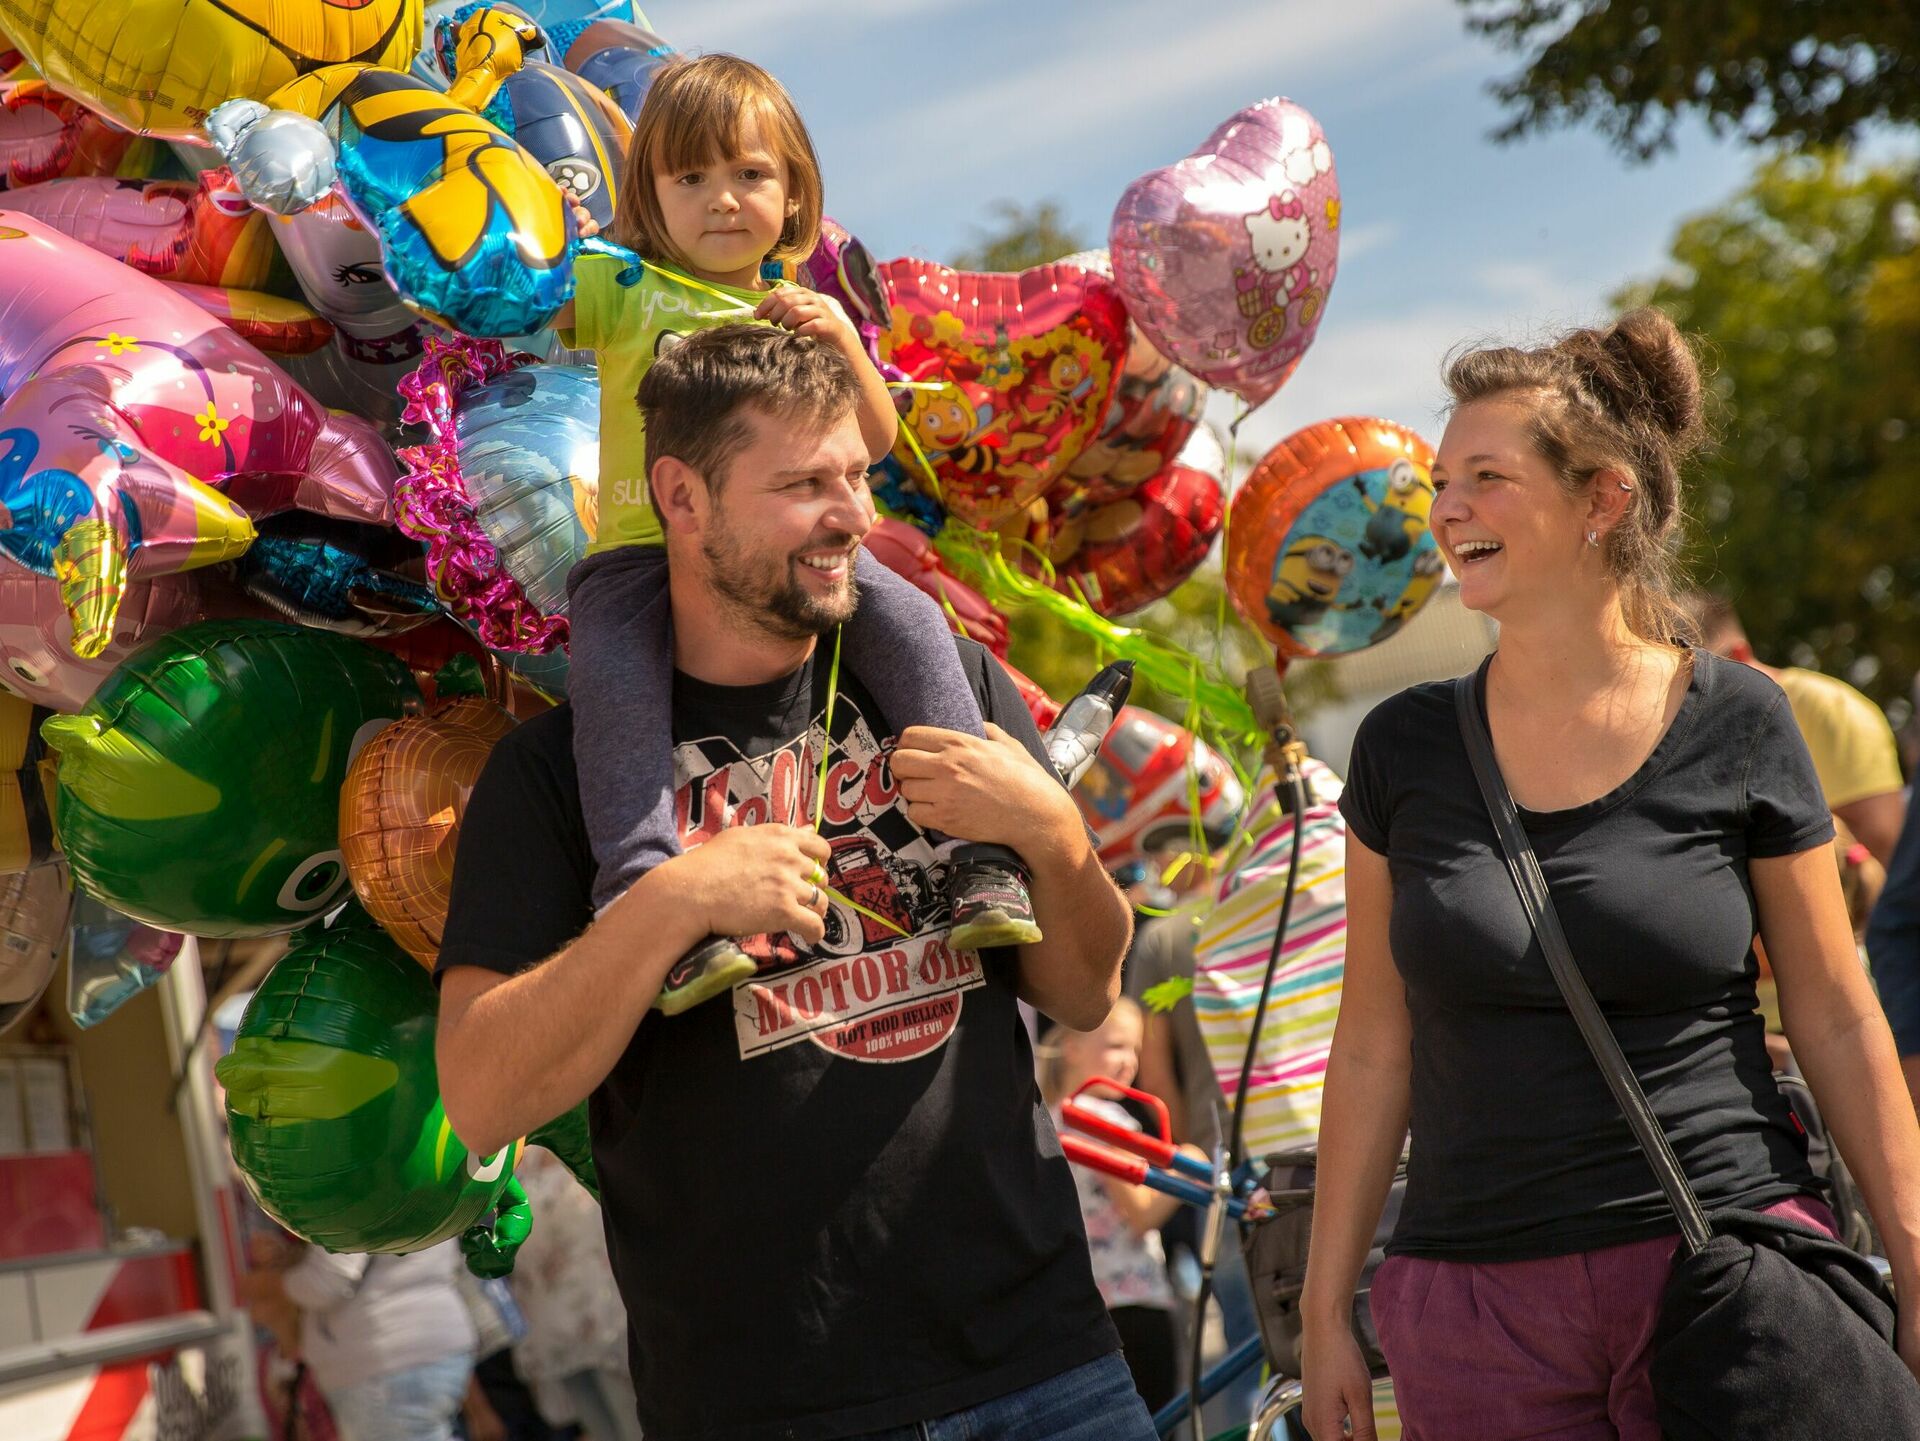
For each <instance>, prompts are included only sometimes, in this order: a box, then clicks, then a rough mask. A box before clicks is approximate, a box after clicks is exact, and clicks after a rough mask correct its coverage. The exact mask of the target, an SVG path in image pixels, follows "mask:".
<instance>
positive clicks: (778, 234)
mask: <svg viewBox="0 0 1920 1441" xmlns="http://www.w3.org/2000/svg"><path fill="white" fill-rule="evenodd" d="M820 191H821V186H820V169H819V164H818V162H817V161H816V159H815V157H814V152H813V142H812V141H811V140H810V139H808V137H807V131H806V127H805V126H804V125H802V124H801V121H800V117H799V115H798V113H797V112H796V111H795V109H794V106H793V101H792V100H791V99H790V98H789V97H788V95H787V92H786V91H785V90H784V89H783V88H782V87H781V85H780V83H779V82H778V81H777V80H775V79H774V78H773V77H772V76H771V75H769V74H767V72H766V71H764V70H762V69H761V68H760V67H759V66H757V65H753V64H750V63H749V62H747V61H745V60H741V59H738V58H737V57H735V56H731V55H708V56H703V57H701V58H700V59H697V60H688V59H679V60H674V61H671V62H669V63H668V64H667V65H666V66H665V67H663V68H662V69H661V71H660V72H659V74H658V75H657V76H656V77H655V79H654V81H653V85H652V88H651V89H649V90H648V92H647V98H646V100H645V102H644V103H643V104H642V105H641V108H640V115H639V118H638V119H637V121H636V122H635V125H634V132H633V139H632V142H631V145H630V146H629V149H628V151H627V161H626V168H625V173H624V176H623V178H622V188H621V192H620V197H619V202H618V207H617V210H616V213H615V216H614V232H613V238H614V239H615V240H616V241H618V242H619V243H620V244H621V245H623V246H625V247H627V248H628V249H630V250H632V251H633V252H635V254H634V255H610V254H604V253H589V254H583V255H581V256H580V257H579V259H578V261H577V263H576V267H575V269H576V274H577V276H578V288H577V290H576V292H575V296H574V300H573V303H572V305H570V306H569V307H568V308H567V309H565V310H564V311H562V312H561V314H560V316H559V318H558V320H557V322H556V324H557V326H558V328H559V329H560V332H561V340H562V341H563V342H564V343H565V344H567V345H570V346H575V347H578V348H580V349H586V350H592V351H595V352H596V353H597V355H598V359H599V366H600V387H601V402H600V507H599V510H600V513H599V526H598V531H597V534H596V536H595V539H594V541H593V544H592V545H591V546H589V547H588V551H587V557H586V559H585V560H584V561H582V562H581V563H580V564H579V565H578V566H577V567H575V569H574V571H573V574H572V575H571V576H570V577H569V578H568V583H567V594H568V604H569V618H570V622H571V629H572V651H573V664H572V673H571V678H570V682H569V688H568V689H569V696H570V699H571V701H572V704H573V709H574V755H575V758H576V760H577V761H578V764H579V768H580V774H581V780H582V784H581V787H580V795H581V802H582V806H583V809H584V811H585V815H586V822H587V830H588V834H589V836H590V838H591V840H592V843H593V858H594V863H595V867H596V879H595V882H594V896H593V899H594V905H595V907H596V909H604V908H605V907H606V906H607V905H608V904H609V903H611V902H612V901H614V900H616V899H617V898H618V897H619V896H620V895H622V894H623V893H624V892H625V891H626V890H627V888H628V887H629V886H631V885H632V884H633V882H634V880H635V879H636V878H637V877H639V876H640V875H641V874H643V873H644V872H645V871H647V870H649V869H651V868H652V867H653V866H656V865H658V864H659V863H660V862H662V861H664V860H666V859H668V858H669V857H671V856H673V855H675V854H677V853H678V850H679V844H678V837H677V836H676V835H675V827H674V804H673V760H672V754H673V742H672V710H671V698H672V679H673V659H672V654H673V652H672V644H671V640H670V637H669V632H668V624H667V622H668V602H667V569H666V550H665V548H664V546H665V537H664V536H663V534H662V532H661V528H660V520H659V517H658V515H657V514H656V513H655V511H654V509H653V506H652V504H651V501H650V498H649V495H648V489H647V465H646V436H645V433H644V431H643V428H642V423H641V418H640V410H639V406H638V403H637V401H636V398H635V397H636V392H637V391H638V389H639V385H640V379H641V377H642V376H643V375H645V374H646V372H647V368H648V367H649V366H650V365H651V364H652V363H653V360H654V357H655V356H656V355H658V354H659V353H660V352H661V350H662V349H663V348H664V347H666V346H668V345H670V344H671V343H672V342H673V341H674V339H675V338H676V337H678V336H680V335H683V334H685V333H687V332H689V331H692V330H697V329H700V328H702V327H705V326H712V325H725V324H731V323H735V322H739V321H743V320H748V319H757V320H761V321H765V322H769V323H771V324H775V325H781V326H785V327H786V328H787V329H789V330H793V331H795V332H797V333H799V334H801V335H809V336H813V337H815V338H816V339H818V340H819V341H820V342H822V343H823V344H826V345H830V346H832V347H834V348H835V349H837V350H839V351H840V352H841V353H842V354H843V355H844V356H845V357H846V358H847V361H848V362H849V364H851V365H852V366H853V369H854V371H855V372H856V374H857V375H858V376H859V377H860V382H861V388H862V398H861V401H860V404H859V417H858V418H859V422H860V429H861V433H862V436H863V438H864V439H865V440H866V442H867V445H868V448H869V452H870V454H871V455H872V457H873V459H874V460H876V461H877V460H879V459H880V458H881V457H882V456H884V455H885V454H886V453H887V452H888V451H889V450H890V449H891V448H892V446H893V442H894V438H895V433H896V430H897V427H898V417H897V413H896V411H895V409H894V406H893V402H892V400H891V398H890V397H889V396H888V393H887V388H886V384H885V382H884V381H883V380H882V379H881V378H880V375H879V373H878V372H877V371H876V370H875V369H874V367H873V364H872V362H871V361H870V360H869V359H868V358H867V355H866V352H865V350H864V348H863V347H862V345H861V342H860V337H859V334H858V332H856V331H855V329H854V328H853V325H852V324H851V322H849V321H848V319H847V317H846V315H845V313H844V312H843V311H842V310H841V309H840V308H839V306H838V305H836V304H835V303H834V302H833V301H832V300H830V299H828V298H826V297H824V296H820V295H817V294H815V293H814V292H813V291H811V290H808V289H806V288H804V287H802V286H796V285H789V284H785V283H782V282H780V281H778V280H777V279H774V280H770V279H768V278H766V274H765V272H766V271H767V270H768V269H774V270H777V268H778V263H779V262H781V261H785V260H793V259H799V258H803V257H805V256H806V255H808V254H809V253H810V252H811V251H812V249H813V247H814V245H815V244H816V243H817V241H818V239H819V235H820ZM586 229H587V230H588V232H589V233H590V230H591V227H590V226H589V227H586ZM859 578H860V585H861V603H860V606H859V609H858V611H857V612H856V613H855V616H854V618H853V619H852V620H850V621H849V622H848V623H847V625H846V629H845V646H846V662H847V665H848V666H849V668H850V669H851V670H852V672H853V673H854V675H856V676H857V677H859V679H860V680H861V681H862V682H863V683H864V684H865V685H866V687H867V688H868V689H869V690H870V691H872V692H873V693H874V694H875V695H876V696H878V697H879V698H880V701H881V704H882V706H883V707H884V708H885V710H886V719H887V722H888V724H889V725H890V726H891V727H892V729H893V730H894V731H895V733H898V732H899V731H902V730H905V729H906V728H907V727H908V726H911V725H933V726H941V727H944V728H947V729H950V730H963V731H967V732H969V733H971V734H973V735H976V736H979V735H983V734H984V727H983V725H982V723H981V718H980V708H979V703H978V701H977V700H976V699H975V698H974V695H973V692H972V689H971V688H970V687H969V685H968V683H967V680H966V676H965V674H964V672H963V671H962V670H961V667H960V662H959V658H958V656H957V655H956V653H955V651H954V647H953V640H952V636H951V634H950V633H949V631H948V630H947V626H946V623H945V621H944V620H943V619H942V617H941V614H940V610H939V607H938V606H936V605H935V604H934V603H933V602H932V601H931V600H930V599H928V598H927V597H926V596H925V595H924V594H923V593H922V592H921V591H919V590H918V589H917V588H915V587H914V586H913V585H912V584H911V583H910V582H908V581H906V580H904V579H902V578H900V577H898V576H896V575H895V574H894V573H893V572H892V571H890V570H888V569H887V568H886V567H885V566H884V565H881V564H879V563H878V562H875V561H871V560H869V561H868V563H867V564H866V565H864V566H862V567H860V574H859ZM936 839H938V840H944V838H936ZM945 853H946V854H947V855H949V856H950V859H951V864H950V869H949V873H948V888H947V889H948V896H949V899H950V900H951V902H952V906H953V928H952V932H951V942H952V944H953V945H955V946H957V947H961V948H965V949H970V950H971V949H978V948H980V947H983V946H1003V945H1022V944H1027V943H1030V942H1032V941H1035V940H1038V939H1039V938H1040V932H1039V928H1038V927H1037V926H1035V924H1034V922H1033V910H1032V905H1031V903H1030V902H1029V900H1028V898H1027V893H1026V881H1025V878H1024V876H1023V875H1022V874H1021V873H1020V871H1019V869H1018V866H1017V863H1016V861H1015V858H1014V857H1013V856H1012V853H1011V852H1006V851H1000V850H998V849H996V848H987V847H954V846H950V845H949V846H948V847H946V849H945ZM823 879H824V878H823ZM753 972H754V963H753V961H752V960H751V959H749V958H748V957H747V956H746V955H745V953H743V952H742V951H741V950H740V948H739V947H738V946H737V945H735V944H734V943H733V941H732V940H730V939H728V938H725V937H714V938H712V939H710V940H708V941H707V942H706V943H705V944H703V945H701V946H698V947H696V948H695V949H694V950H693V951H691V952H689V953H688V954H687V955H686V956H685V957H683V958H682V960H681V961H680V963H679V964H678V965H676V966H675V967H674V968H673V970H672V971H671V972H670V973H669V974H668V977H667V982H666V985H665V986H664V987H663V988H662V990H661V992H660V996H659V999H658V1000H657V1001H656V1003H655V1004H656V1005H657V1006H658V1007H659V1009H660V1010H662V1011H664V1012H666V1013H668V1014H670V1015H671V1014H675V1013H677V1012H679V1011H683V1010H685V1009H687V1008H688V1007H689V1006H692V1005H696V1004H698V1003H699V1002H700V1001H703V1000H706V999H707V998H708V997H710V996H714V995H718V994H720V993H721V992H723V991H725V990H728V989H729V988H731V987H732V986H733V985H735V984H736V983H738V982H739V981H741V980H744V979H745V978H746V977H747V976H750V975H752V974H753Z"/></svg>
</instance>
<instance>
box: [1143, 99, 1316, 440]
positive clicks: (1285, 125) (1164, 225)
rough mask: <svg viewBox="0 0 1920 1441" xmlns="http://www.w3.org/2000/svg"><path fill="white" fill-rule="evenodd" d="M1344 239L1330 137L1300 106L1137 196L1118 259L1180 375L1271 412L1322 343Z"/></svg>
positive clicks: (1251, 116) (1232, 124)
mask: <svg viewBox="0 0 1920 1441" xmlns="http://www.w3.org/2000/svg"><path fill="white" fill-rule="evenodd" d="M1339 238H1340V184H1339V181H1338V179H1337V178H1336V177H1335V175H1334V170H1333V152H1332V151H1331V150H1330V149H1329V148H1328V146H1327V137H1326V135H1325V134H1324V133H1323V132H1322V131H1321V129H1320V124H1319V122H1318V121H1316V120H1315V119H1314V118H1313V117H1312V116H1311V115H1309V114H1308V113H1307V112H1306V111H1305V110H1303V109H1301V108H1300V107H1299V106H1298V105H1295V104H1294V103H1293V102H1292V101H1291V100H1285V99H1273V100H1262V101H1261V102H1260V103H1259V104H1257V105H1250V106H1248V107H1247V108H1246V109H1245V110H1242V111H1240V112H1239V113H1238V114H1237V115H1234V116H1232V117H1231V118H1230V119H1228V120H1227V121H1226V122H1225V123H1224V124H1222V125H1221V126H1220V127H1219V128H1218V129H1216V130H1215V131H1214V132H1213V134H1211V135H1209V136H1208V137H1207V139H1206V141H1205V143H1203V144H1202V145H1201V146H1200V148H1199V149H1198V150H1195V151H1194V152H1193V154H1191V155H1189V156H1188V157H1187V158H1186V159H1185V160H1182V161H1180V162H1179V163H1178V164H1177V165H1168V166H1163V167H1162V168H1160V169H1158V170H1151V171H1149V172H1147V174H1145V175H1143V176H1141V177H1140V178H1139V179H1138V180H1136V181H1134V182H1133V184H1131V185H1129V186H1128V187H1127V189H1126V193H1125V194H1124V195H1122V196H1121V197H1120V204H1119V206H1118V207H1117V208H1116V209H1115V210H1114V212H1113V225H1112V229H1111V231H1110V232H1109V235H1108V241H1107V247H1108V249H1109V250H1110V251H1111V252H1112V255H1113V278H1114V283H1115V284H1116V285H1118V286H1119V288H1120V294H1121V298H1122V299H1123V300H1124V301H1125V302H1126V306H1127V310H1128V313H1129V314H1131V315H1132V317H1133V321H1134V323H1135V324H1136V325H1138V326H1139V327H1140V329H1141V331H1142V332H1144V333H1145V335H1146V336H1147V338H1148V339H1149V340H1151V341H1152V342H1153V344H1154V345H1155V346H1156V347H1157V348H1158V349H1159V350H1160V351H1161V352H1162V353H1163V354H1164V355H1166V357H1167V358H1168V359H1169V360H1171V361H1173V362H1174V364H1176V365H1179V366H1182V367H1184V368H1185V369H1187V370H1189V371H1191V372H1192V373H1193V374H1195V375H1197V376H1199V377H1200V379H1202V380H1204V381H1206V382H1207V383H1208V384H1209V385H1216V386H1219V387H1221V388H1222V389H1226V390H1231V391H1233V392H1234V393H1235V394H1237V395H1238V396H1240V397H1241V398H1242V399H1243V400H1245V401H1246V402H1247V403H1248V404H1249V405H1258V404H1260V403H1261V402H1262V401H1263V400H1266V399H1267V398H1268V397H1269V396H1271V395H1272V394H1273V393H1274V392H1275V391H1277V390H1278V389H1279V388H1280V387H1281V386H1282V385H1283V384H1285V383H1286V379H1287V377H1288V376H1290V375H1291V374H1293V371H1294V367H1295V366H1297V365H1298V364H1299V363H1300V357H1301V356H1302V355H1304V354H1305V353H1306V349H1307V347H1308V346H1309V345H1311V344H1312V343H1313V337H1314V333H1315V332H1316V331H1317V330H1318V329H1319V327H1320V318H1321V316H1322V315H1323V314H1324V313H1325V311H1326V304H1327V293H1328V291H1330V290H1331V289H1332V288H1333V274H1334V270H1335V267H1336V265H1337V264H1338V258H1339V248H1340V247H1339Z"/></svg>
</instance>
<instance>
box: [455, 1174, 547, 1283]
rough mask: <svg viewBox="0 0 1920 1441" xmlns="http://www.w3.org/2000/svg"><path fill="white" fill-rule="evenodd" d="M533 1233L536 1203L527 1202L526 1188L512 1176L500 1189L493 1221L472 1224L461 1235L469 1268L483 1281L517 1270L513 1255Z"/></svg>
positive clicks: (461, 1247)
mask: <svg viewBox="0 0 1920 1441" xmlns="http://www.w3.org/2000/svg"><path fill="white" fill-rule="evenodd" d="M531 1234H533V1207H532V1206H530V1205H528V1204H527V1192H526V1188H525V1187H524V1186H522V1185H521V1184H520V1183H519V1182H518V1181H514V1180H509V1181H508V1182H507V1188H506V1189H505V1190H504V1191H502V1192H501V1193H500V1204H499V1208H498V1209H497V1210H496V1211H495V1212H494V1216H493V1224H492V1225H491V1226H488V1225H487V1224H486V1223H485V1222H482V1223H481V1224H479V1225H477V1226H469V1227H468V1228H467V1229H466V1231H465V1232H464V1233H463V1234H462V1235H461V1237H460V1254H461V1255H463V1256H465V1257H466V1258H467V1269H468V1270H469V1271H471V1272H472V1273H473V1274H474V1275H476V1276H478V1277H479V1278H480V1279H481V1280H483V1281H491V1280H494V1279H496V1278H497V1277H500V1276H508V1275H511V1274H512V1273H513V1258H514V1256H515V1255H516V1254H518V1252H519V1250H520V1247H521V1245H522V1243H524V1242H525V1241H526V1239H527V1237H528V1236H530V1235H531Z"/></svg>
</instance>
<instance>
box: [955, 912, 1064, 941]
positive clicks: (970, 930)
mask: <svg viewBox="0 0 1920 1441" xmlns="http://www.w3.org/2000/svg"><path fill="white" fill-rule="evenodd" d="M1041 939H1042V937H1041V934H1040V927H1038V926H1036V925H1035V924H1034V923H1033V922H1032V921H1026V920H1020V919H1018V918H1016V917H1014V916H1010V915H1008V914H1007V913H1006V912H1005V911H1003V910H1000V909H999V908H997V907H995V908H993V909H990V910H985V911H982V912H980V914H979V915H977V916H975V917H974V918H973V919H972V920H969V921H965V922H963V923H962V924H960V925H957V926H955V927H954V928H953V929H952V930H951V931H949V932H947V944H948V945H950V946H952V947H954V948H955V949H956V950H962V951H984V950H987V949H988V948H990V947H993V946H1030V945H1033V944H1034V943H1035V942H1036V941H1039V940H1041Z"/></svg>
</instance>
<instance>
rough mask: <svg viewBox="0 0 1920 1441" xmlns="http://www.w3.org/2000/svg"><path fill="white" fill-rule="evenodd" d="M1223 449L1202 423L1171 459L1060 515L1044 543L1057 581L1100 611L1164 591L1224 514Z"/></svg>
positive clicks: (1183, 573)
mask: <svg viewBox="0 0 1920 1441" xmlns="http://www.w3.org/2000/svg"><path fill="white" fill-rule="evenodd" d="M1225 469H1226V457H1225V455H1224V454H1223V453H1222V452H1221V449H1220V442H1219V441H1218V440H1217V439H1215V438H1214V434H1213V432H1212V431H1210V430H1208V429H1207V428H1206V427H1204V426H1202V427H1201V428H1200V429H1198V430H1196V431H1194V433H1193V436H1192V438H1191V439H1190V440H1189V441H1188V442H1187V444H1186V446H1185V447H1184V448H1183V449H1182V450H1181V452H1180V454H1179V455H1178V456H1177V457H1175V459H1174V460H1173V462H1172V464H1170V465H1168V466H1167V467H1166V469H1164V470H1162V471H1161V472H1160V473H1159V474H1158V475H1156V476H1154V477H1153V478H1152V479H1151V480H1149V481H1147V482H1146V484H1144V485H1142V486H1140V487H1139V488H1138V489H1137V490H1135V491H1134V492H1133V493H1132V494H1131V495H1128V496H1125V497H1123V498H1122V499H1119V500H1115V501H1110V502H1108V503H1107V504H1106V505H1102V506H1098V507H1096V508H1094V509H1092V510H1090V511H1087V512H1085V513H1084V514H1082V515H1078V516H1075V517H1073V518H1071V519H1068V520H1065V521H1064V522H1062V523H1061V524H1060V525H1059V526H1058V528H1057V529H1056V530H1055V531H1054V537H1053V542H1052V545H1051V546H1050V547H1049V549H1050V551H1051V555H1052V559H1053V562H1054V575H1055V577H1056V584H1057V585H1058V586H1059V588H1060V589H1061V590H1064V591H1067V592H1068V593H1069V594H1071V593H1072V592H1073V589H1074V587H1076V586H1077V587H1078V589H1079V590H1080V591H1081V592H1082V593H1084V594H1085V596H1086V598H1087V600H1088V602H1089V603H1090V604H1091V605H1092V606H1093V608H1094V609H1095V610H1096V611H1098V612H1099V613H1100V614H1101V615H1109V616H1111V615H1125V614H1127V613H1128V612H1129V611H1136V610H1139V609H1140V608H1141V607H1142V606H1145V605H1151V604H1153V602H1154V601H1156V600H1159V599H1161V598H1162V597H1163V596H1167V595H1171V594H1172V593H1173V592H1174V591H1175V590H1176V589H1178V588H1179V586H1180V584H1181V583H1182V582H1183V581H1185V580H1186V578H1187V577H1188V576H1190V575H1192V574H1193V572H1194V569H1195V568H1196V567H1197V566H1198V565H1199V564H1200V562H1201V561H1203V560H1205V559H1206V556H1207V552H1208V551H1209V550H1210V549H1212V547H1213V541H1214V537H1215V536H1217V535H1219V534H1220V526H1221V522H1222V521H1223V520H1224V519H1225V517H1226V494H1225V492H1224V490H1223V488H1222V486H1221V481H1220V477H1221V475H1222V473H1223V472H1224V471H1225Z"/></svg>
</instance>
